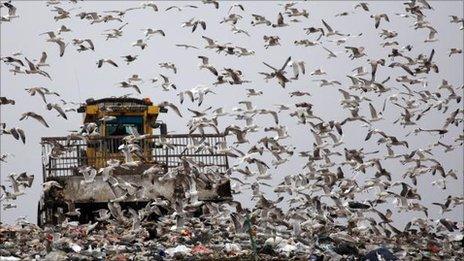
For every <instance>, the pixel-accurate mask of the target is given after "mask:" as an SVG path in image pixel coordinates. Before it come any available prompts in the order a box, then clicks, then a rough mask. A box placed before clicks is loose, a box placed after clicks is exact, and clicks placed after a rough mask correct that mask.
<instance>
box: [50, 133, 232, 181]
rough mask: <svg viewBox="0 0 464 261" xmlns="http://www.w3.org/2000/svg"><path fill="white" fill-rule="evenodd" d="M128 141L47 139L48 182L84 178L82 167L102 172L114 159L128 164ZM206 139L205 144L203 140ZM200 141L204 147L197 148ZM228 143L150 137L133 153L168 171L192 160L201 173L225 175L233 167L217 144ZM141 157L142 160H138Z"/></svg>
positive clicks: (214, 137)
mask: <svg viewBox="0 0 464 261" xmlns="http://www.w3.org/2000/svg"><path fill="white" fill-rule="evenodd" d="M123 138H124V137H87V138H78V137H43V138H42V142H41V144H42V167H43V178H44V181H45V180H47V179H48V178H56V177H67V176H74V175H80V174H79V171H78V169H79V167H81V166H92V167H94V168H97V169H99V168H102V167H105V166H107V163H106V162H107V161H108V160H110V159H118V160H120V161H121V162H124V161H125V160H126V159H125V156H124V154H123V153H122V152H121V150H120V148H121V145H124V144H127V142H126V141H124V139H123ZM203 138H204V140H202V139H203ZM198 141H202V143H201V144H202V145H200V146H196V145H195V144H198ZM219 142H226V139H225V136H224V135H223V134H205V135H200V134H190V135H189V134H171V135H162V136H161V135H150V136H148V137H146V138H143V139H140V140H137V141H135V142H134V144H137V145H138V146H140V148H141V149H140V150H139V152H138V153H131V156H132V157H133V159H134V160H141V161H142V162H144V163H149V164H150V163H157V164H160V165H161V166H163V167H165V168H166V169H167V170H168V169H170V168H173V167H177V166H179V165H180V164H181V162H182V160H181V157H188V158H191V159H192V160H193V161H195V162H197V163H199V165H200V166H201V169H206V168H208V167H212V168H217V170H218V171H219V172H221V173H225V172H226V171H227V169H228V167H229V165H228V160H227V155H226V154H221V153H217V149H216V148H217V146H216V145H217V144H218V143H219ZM135 154H138V155H139V156H135Z"/></svg>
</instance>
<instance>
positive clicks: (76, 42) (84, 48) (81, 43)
mask: <svg viewBox="0 0 464 261" xmlns="http://www.w3.org/2000/svg"><path fill="white" fill-rule="evenodd" d="M72 43H73V45H77V46H79V48H78V49H77V51H78V52H82V51H87V50H92V51H95V46H94V45H93V42H92V40H90V39H77V38H75V39H73V40H72ZM84 43H87V45H88V46H85V45H84Z"/></svg>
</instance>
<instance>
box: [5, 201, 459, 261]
mask: <svg viewBox="0 0 464 261" xmlns="http://www.w3.org/2000/svg"><path fill="white" fill-rule="evenodd" d="M263 200H264V198H262V199H261V204H258V205H257V207H256V208H255V209H254V210H253V211H248V210H241V211H242V212H240V213H239V212H232V211H228V210H227V208H226V206H225V204H224V205H221V204H216V203H207V205H204V206H203V211H204V214H203V215H200V216H198V215H190V216H187V215H184V216H183V217H181V216H180V215H179V214H178V213H175V212H173V213H172V214H170V215H165V216H161V217H158V218H157V219H156V220H150V221H149V220H142V221H141V220H139V219H137V218H134V217H133V216H132V220H130V219H129V217H131V215H132V213H131V212H133V211H132V210H130V211H128V212H129V213H131V215H127V217H124V218H125V220H121V219H113V218H108V219H106V220H100V221H95V222H93V223H92V222H91V223H88V224H79V223H78V222H76V221H69V220H68V219H66V220H65V221H64V222H63V223H62V224H61V225H57V226H53V227H47V226H45V227H44V228H40V227H38V226H36V225H34V224H31V223H28V222H25V221H24V220H18V222H17V223H16V224H15V225H11V226H9V225H8V226H3V225H2V226H1V227H0V242H1V244H0V259H1V260H20V259H34V258H35V259H37V260H164V259H183V258H194V259H219V258H226V259H231V260H241V259H248V260H252V259H254V258H255V259H261V260H269V259H274V260H277V259H283V258H292V259H297V260H299V259H304V260H327V259H334V258H359V259H361V260H397V259H403V258H414V259H416V258H431V259H449V260H450V259H453V258H454V257H458V256H461V257H462V256H463V255H464V250H463V247H462V246H463V242H464V241H463V234H462V231H463V230H462V225H461V228H460V233H459V234H456V233H448V232H450V231H449V230H447V229H446V228H445V229H444V228H443V226H442V225H437V226H436V227H435V228H432V227H431V226H430V225H425V223H424V224H422V225H423V226H422V227H418V228H417V229H416V228H414V227H415V226H418V225H419V223H418V224H411V225H409V228H406V229H405V230H404V231H399V230H396V228H394V227H393V226H392V225H391V224H377V225H374V224H371V226H369V227H367V226H366V227H364V226H363V225H358V226H353V223H352V222H351V223H348V225H347V226H344V225H341V224H337V223H336V222H331V221H330V220H329V219H326V220H325V221H324V220H322V219H321V217H317V216H316V215H314V216H311V215H310V214H307V218H308V219H307V220H304V221H303V220H301V221H298V222H292V221H290V222H289V221H288V220H297V218H298V217H297V216H298V215H299V214H298V213H291V211H290V212H289V213H291V215H293V217H292V218H289V217H290V216H289V215H290V214H287V215H284V216H279V215H280V214H282V215H283V213H282V211H281V210H280V209H279V208H272V207H269V208H268V209H266V208H263V202H262V201H263ZM269 206H270V205H269ZM213 211H216V212H213ZM125 212H126V211H123V213H125ZM139 213H140V212H139ZM279 213H280V214H279ZM301 215H302V216H301V217H300V218H302V217H303V216H304V215H306V214H301ZM360 216H362V215H360ZM353 222H356V221H353ZM438 224H441V223H440V222H439V223H438ZM454 225H456V224H454ZM419 226H420V225H419Z"/></svg>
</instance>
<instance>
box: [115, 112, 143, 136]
mask: <svg viewBox="0 0 464 261" xmlns="http://www.w3.org/2000/svg"><path fill="white" fill-rule="evenodd" d="M131 128H135V129H137V131H138V133H139V134H143V117H142V116H117V118H116V119H114V120H112V121H108V122H107V123H106V136H126V135H130V134H131V133H130V129H131Z"/></svg>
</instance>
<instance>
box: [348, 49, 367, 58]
mask: <svg viewBox="0 0 464 261" xmlns="http://www.w3.org/2000/svg"><path fill="white" fill-rule="evenodd" d="M345 49H347V52H348V50H349V51H351V52H352V54H350V58H351V60H353V59H355V58H360V57H363V56H364V55H366V53H364V47H351V46H345Z"/></svg>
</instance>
